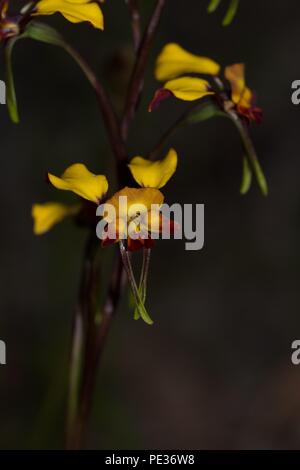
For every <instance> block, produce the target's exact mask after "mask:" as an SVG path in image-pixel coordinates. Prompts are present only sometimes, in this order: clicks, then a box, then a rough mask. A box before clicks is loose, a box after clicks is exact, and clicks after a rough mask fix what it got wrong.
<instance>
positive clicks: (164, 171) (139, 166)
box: [128, 149, 178, 189]
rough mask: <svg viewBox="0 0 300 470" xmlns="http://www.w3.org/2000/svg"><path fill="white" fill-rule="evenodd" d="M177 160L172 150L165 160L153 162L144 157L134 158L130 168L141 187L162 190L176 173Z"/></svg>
mask: <svg viewBox="0 0 300 470" xmlns="http://www.w3.org/2000/svg"><path fill="white" fill-rule="evenodd" d="M177 160H178V157H177V153H176V151H175V150H174V149H171V150H169V152H168V154H167V155H166V157H165V158H164V159H163V160H159V161H155V162H152V161H150V160H147V159H145V158H142V157H134V158H133V159H132V160H131V162H130V164H129V165H128V166H129V168H130V171H131V174H132V176H133V177H134V179H135V181H136V182H137V183H138V184H139V185H140V186H143V187H146V188H158V189H160V188H162V187H163V186H165V184H166V183H167V182H168V181H169V179H170V178H171V177H172V176H173V174H174V173H175V171H176V168H177Z"/></svg>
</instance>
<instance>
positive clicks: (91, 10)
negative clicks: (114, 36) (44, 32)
mask: <svg viewBox="0 0 300 470" xmlns="http://www.w3.org/2000/svg"><path fill="white" fill-rule="evenodd" d="M57 12H59V13H61V14H62V15H63V16H64V17H65V18H66V19H67V20H68V21H71V22H72V23H80V22H82V21H88V22H90V23H91V24H92V25H93V26H94V27H95V28H98V29H104V19H103V14H102V11H101V9H100V6H99V4H97V3H95V2H91V1H90V0H40V2H38V4H37V12H36V13H35V14H36V15H53V14H54V13H57Z"/></svg>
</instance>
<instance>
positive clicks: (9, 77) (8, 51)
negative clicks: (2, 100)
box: [4, 36, 20, 124]
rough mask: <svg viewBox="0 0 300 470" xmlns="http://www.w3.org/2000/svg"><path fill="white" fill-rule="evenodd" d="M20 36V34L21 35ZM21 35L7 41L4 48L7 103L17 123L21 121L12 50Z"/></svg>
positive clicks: (11, 116) (13, 120) (12, 117)
mask: <svg viewBox="0 0 300 470" xmlns="http://www.w3.org/2000/svg"><path fill="white" fill-rule="evenodd" d="M19 37H20V36H19ZM19 37H14V38H11V39H9V40H8V41H7V43H6V45H5V48H4V61H5V82H6V104H7V109H8V113H9V116H10V118H11V120H12V122H14V123H15V124H18V123H19V122H20V119H19V113H18V105H17V97H16V90H15V82H14V75H13V69H12V64H11V57H12V51H13V47H14V45H15V43H16V42H17V40H18V39H19Z"/></svg>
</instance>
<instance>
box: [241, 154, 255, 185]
mask: <svg viewBox="0 0 300 470" xmlns="http://www.w3.org/2000/svg"><path fill="white" fill-rule="evenodd" d="M251 183H252V171H251V168H250V166H249V163H248V159H247V157H244V158H243V174H242V182H241V187H240V193H241V194H247V192H248V191H249V189H250V187H251Z"/></svg>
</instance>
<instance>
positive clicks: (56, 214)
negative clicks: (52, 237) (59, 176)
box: [31, 202, 80, 235]
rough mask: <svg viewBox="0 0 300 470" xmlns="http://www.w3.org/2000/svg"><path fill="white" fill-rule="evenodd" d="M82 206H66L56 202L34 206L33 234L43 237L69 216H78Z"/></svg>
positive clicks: (32, 212)
mask: <svg viewBox="0 0 300 470" xmlns="http://www.w3.org/2000/svg"><path fill="white" fill-rule="evenodd" d="M79 210H80V205H73V206H66V205H64V204H59V203H55V202H46V203H45V204H34V205H33V206H32V211H31V214H32V217H33V232H34V234H35V235H42V234H43V233H46V232H48V230H50V229H51V228H52V227H53V226H54V225H56V224H58V223H59V222H61V221H62V220H63V219H65V218H66V217H68V216H71V215H76V214H77V213H78V211H79Z"/></svg>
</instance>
